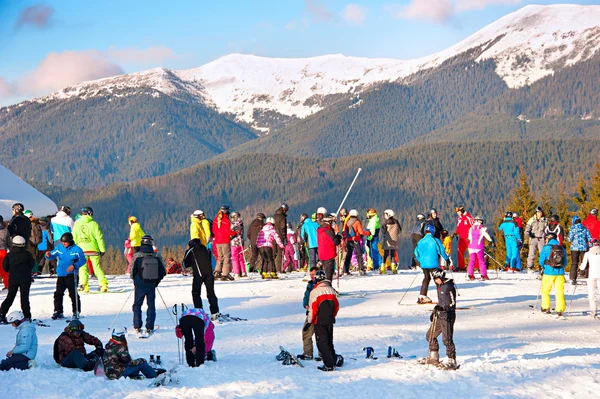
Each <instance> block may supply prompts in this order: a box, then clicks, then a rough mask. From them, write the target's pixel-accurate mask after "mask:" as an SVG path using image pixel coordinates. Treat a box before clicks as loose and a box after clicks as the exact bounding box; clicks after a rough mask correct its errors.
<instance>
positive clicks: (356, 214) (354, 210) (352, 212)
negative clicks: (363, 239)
mask: <svg viewBox="0 0 600 399" xmlns="http://www.w3.org/2000/svg"><path fill="white" fill-rule="evenodd" d="M348 215H350V216H355V217H358V211H357V210H356V209H350V212H349V213H348Z"/></svg>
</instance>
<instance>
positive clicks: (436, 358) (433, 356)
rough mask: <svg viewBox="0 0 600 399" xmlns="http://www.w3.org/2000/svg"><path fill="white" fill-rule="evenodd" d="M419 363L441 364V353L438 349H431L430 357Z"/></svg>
mask: <svg viewBox="0 0 600 399" xmlns="http://www.w3.org/2000/svg"><path fill="white" fill-rule="evenodd" d="M419 363H421V364H433V365H434V366H437V365H439V364H440V353H439V352H438V351H431V352H429V357H426V358H424V359H422V360H421V361H420V362H419Z"/></svg>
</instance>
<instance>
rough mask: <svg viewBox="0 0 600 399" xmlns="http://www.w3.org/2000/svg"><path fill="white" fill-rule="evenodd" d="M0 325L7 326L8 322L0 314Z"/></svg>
mask: <svg viewBox="0 0 600 399" xmlns="http://www.w3.org/2000/svg"><path fill="white" fill-rule="evenodd" d="M0 324H8V320H6V316H5V315H3V314H0Z"/></svg>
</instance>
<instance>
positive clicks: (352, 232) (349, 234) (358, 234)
mask: <svg viewBox="0 0 600 399" xmlns="http://www.w3.org/2000/svg"><path fill="white" fill-rule="evenodd" d="M343 231H344V239H345V240H346V250H347V251H346V259H344V274H346V275H350V263H351V262H352V253H353V252H354V253H355V254H356V260H357V261H358V270H359V272H360V274H361V275H364V274H365V262H364V259H363V251H362V248H361V246H360V241H361V239H362V237H363V236H366V237H368V236H370V235H371V233H370V232H368V231H365V230H363V227H362V224H361V223H360V220H358V211H357V210H356V209H351V210H350V212H349V213H348V218H347V219H346V221H345V222H344V230H343Z"/></svg>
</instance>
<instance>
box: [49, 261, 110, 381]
mask: <svg viewBox="0 0 600 399" xmlns="http://www.w3.org/2000/svg"><path fill="white" fill-rule="evenodd" d="M59 263H60V262H59ZM86 344H87V345H91V346H94V347H95V348H96V349H95V350H94V351H93V352H90V353H87V351H86V350H85V345H86ZM103 354H104V348H103V347H102V342H101V341H100V340H99V339H98V338H96V337H94V336H93V335H91V334H89V333H87V332H86V331H84V325H83V324H82V323H81V321H79V320H77V319H74V320H71V322H70V323H69V325H68V326H67V327H65V330H64V331H63V332H62V333H61V334H60V335H59V336H58V338H57V339H56V341H55V342H54V361H55V362H56V363H57V364H59V365H60V366H61V367H66V368H70V369H81V370H83V371H92V370H93V369H94V366H95V365H96V361H97V360H98V359H100V358H101V357H102V355H103Z"/></svg>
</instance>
